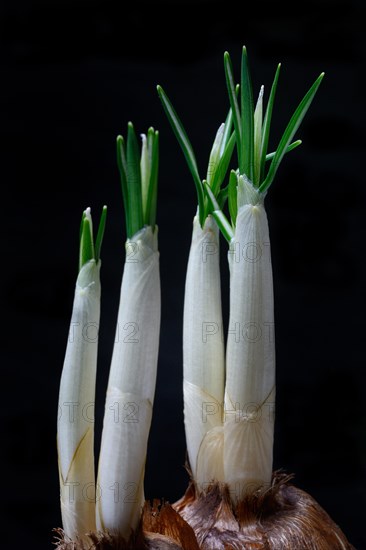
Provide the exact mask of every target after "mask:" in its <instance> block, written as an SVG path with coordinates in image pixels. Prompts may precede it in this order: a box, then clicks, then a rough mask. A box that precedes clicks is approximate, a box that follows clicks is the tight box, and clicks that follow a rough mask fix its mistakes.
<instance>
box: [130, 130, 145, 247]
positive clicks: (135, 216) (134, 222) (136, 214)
mask: <svg viewBox="0 0 366 550" xmlns="http://www.w3.org/2000/svg"><path fill="white" fill-rule="evenodd" d="M127 132H128V133H127V186H128V202H129V212H130V233H131V234H130V235H129V237H130V238H131V237H132V236H133V235H134V234H135V233H137V232H138V231H139V230H140V229H142V227H143V215H142V195H141V169H140V152H139V146H138V142H137V137H136V133H135V130H134V127H133V124H132V123H131V122H129V123H128V130H127Z"/></svg>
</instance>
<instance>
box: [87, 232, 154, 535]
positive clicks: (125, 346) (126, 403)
mask: <svg viewBox="0 0 366 550" xmlns="http://www.w3.org/2000/svg"><path fill="white" fill-rule="evenodd" d="M159 331H160V277H159V252H158V249H157V228H155V231H154V232H153V231H152V229H151V227H150V226H146V227H144V228H143V229H141V230H140V231H139V232H138V233H136V234H135V235H134V236H133V237H132V238H131V239H128V240H127V243H126V261H125V266H124V273H123V279H122V288H121V297H120V305H119V312H118V322H117V332H116V338H115V344H114V349H113V356H112V363H111V369H110V374H109V381H108V389H107V397H106V404H105V413H104V425H103V434H102V443H101V451H100V457H99V469H98V490H99V491H100V494H99V495H98V497H99V498H98V501H97V528H98V529H100V530H103V531H109V532H112V533H119V534H120V535H122V536H123V537H124V538H125V539H128V538H129V536H130V535H131V531H132V530H133V529H136V527H137V525H138V522H139V519H140V515H141V509H142V506H143V503H144V491H143V478H144V468H145V459H146V451H147V441H148V436H149V429H150V424H151V417H152V408H153V401H154V392H155V381H156V368H157V358H158V347H159Z"/></svg>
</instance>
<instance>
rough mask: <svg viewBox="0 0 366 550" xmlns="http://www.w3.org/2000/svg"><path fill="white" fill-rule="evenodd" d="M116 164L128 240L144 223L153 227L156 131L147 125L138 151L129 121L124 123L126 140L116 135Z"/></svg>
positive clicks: (155, 197)
mask: <svg viewBox="0 0 366 550" xmlns="http://www.w3.org/2000/svg"><path fill="white" fill-rule="evenodd" d="M117 164H118V169H119V174H120V178H121V186H122V196H123V203H124V209H125V217H126V230H127V237H128V238H129V239H130V238H132V237H133V235H135V233H137V232H138V231H140V230H141V229H142V228H143V227H144V226H145V225H150V226H151V227H152V228H153V229H154V227H155V221H156V202H157V187H158V168H159V133H158V132H157V131H155V130H154V128H149V130H148V132H147V136H146V135H142V149H141V153H140V149H139V145H138V141H137V137H136V133H135V130H134V127H133V124H132V122H129V123H128V127H127V140H126V142H125V140H124V138H123V136H118V137H117Z"/></svg>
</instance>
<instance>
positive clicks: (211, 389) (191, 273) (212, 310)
mask: <svg viewBox="0 0 366 550" xmlns="http://www.w3.org/2000/svg"><path fill="white" fill-rule="evenodd" d="M158 93H159V97H160V99H161V101H162V104H163V107H164V110H165V112H166V114H167V117H168V119H169V122H170V124H171V126H172V129H173V131H174V133H175V135H176V137H177V139H178V142H179V144H180V146H181V148H182V150H183V153H184V155H185V157H186V160H187V164H188V167H189V169H190V172H191V174H192V177H193V181H194V183H195V185H196V191H197V199H198V211H197V215H196V216H195V218H194V220H193V234H192V241H191V248H190V252H189V260H188V267H187V274H186V285H185V296H184V317H183V397H184V424H185V432H186V442H187V451H188V459H189V466H190V470H191V473H192V477H193V479H194V480H195V482H196V484H197V486H198V487H199V489H200V490H204V489H205V488H207V487H208V486H209V485H210V483H212V482H213V481H220V482H222V481H223V426H222V421H223V416H222V412H223V402H224V386H225V351H224V338H223V325H222V307H221V283H220V255H219V230H218V227H217V224H216V222H215V221H214V219H213V218H212V216H211V215H209V213H208V202H207V200H206V199H205V197H204V191H203V188H204V185H207V186H209V188H210V190H211V193H212V195H213V196H214V197H215V199H217V200H218V201H219V202H223V201H224V200H225V199H224V197H225V190H222V189H221V185H222V182H223V180H224V178H225V176H226V172H227V170H228V167H229V164H230V160H231V157H232V153H233V149H234V146H235V135H234V134H233V133H232V114H231V111H230V112H229V114H228V116H227V118H226V121H225V123H223V124H221V125H220V127H219V129H218V131H217V133H216V137H215V140H214V143H213V145H212V149H211V153H210V158H209V162H208V168H207V176H206V180H201V178H200V176H199V173H198V168H197V163H196V159H195V156H194V152H193V149H192V146H191V144H190V141H189V139H188V137H187V134H186V132H185V130H184V127H183V125H182V122H181V121H180V119H179V117H178V115H177V113H176V112H175V110H174V108H173V106H172V104H171V102H170V100H169V99H168V97H167V95H166V94H165V92H164V90H163V89H162V88H161V86H158Z"/></svg>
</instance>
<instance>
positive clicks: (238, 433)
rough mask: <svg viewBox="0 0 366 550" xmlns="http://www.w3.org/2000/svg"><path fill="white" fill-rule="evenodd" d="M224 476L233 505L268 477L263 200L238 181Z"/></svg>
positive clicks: (267, 263) (270, 399)
mask: <svg viewBox="0 0 366 550" xmlns="http://www.w3.org/2000/svg"><path fill="white" fill-rule="evenodd" d="M229 264H230V320H229V330H228V341H227V356H226V369H227V370H226V387H225V422H224V471H225V481H226V482H227V483H228V484H229V487H230V489H231V491H232V496H233V498H234V500H237V499H240V497H242V496H243V495H244V494H245V493H246V492H250V491H253V490H255V489H256V488H258V487H263V486H267V485H268V484H269V483H270V481H271V476H272V455H273V450H272V449H273V434H274V418H273V415H274V411H273V408H274V401H275V346H274V311H273V283H272V267H271V255H270V241H269V233H268V223H267V215H266V212H265V209H264V205H263V195H261V194H260V193H258V191H257V190H256V189H255V188H254V187H253V185H252V183H251V182H250V181H249V180H247V179H246V178H245V177H244V176H240V177H239V179H238V216H237V220H236V228H235V236H234V240H233V242H232V243H231V247H230V251H229Z"/></svg>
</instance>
